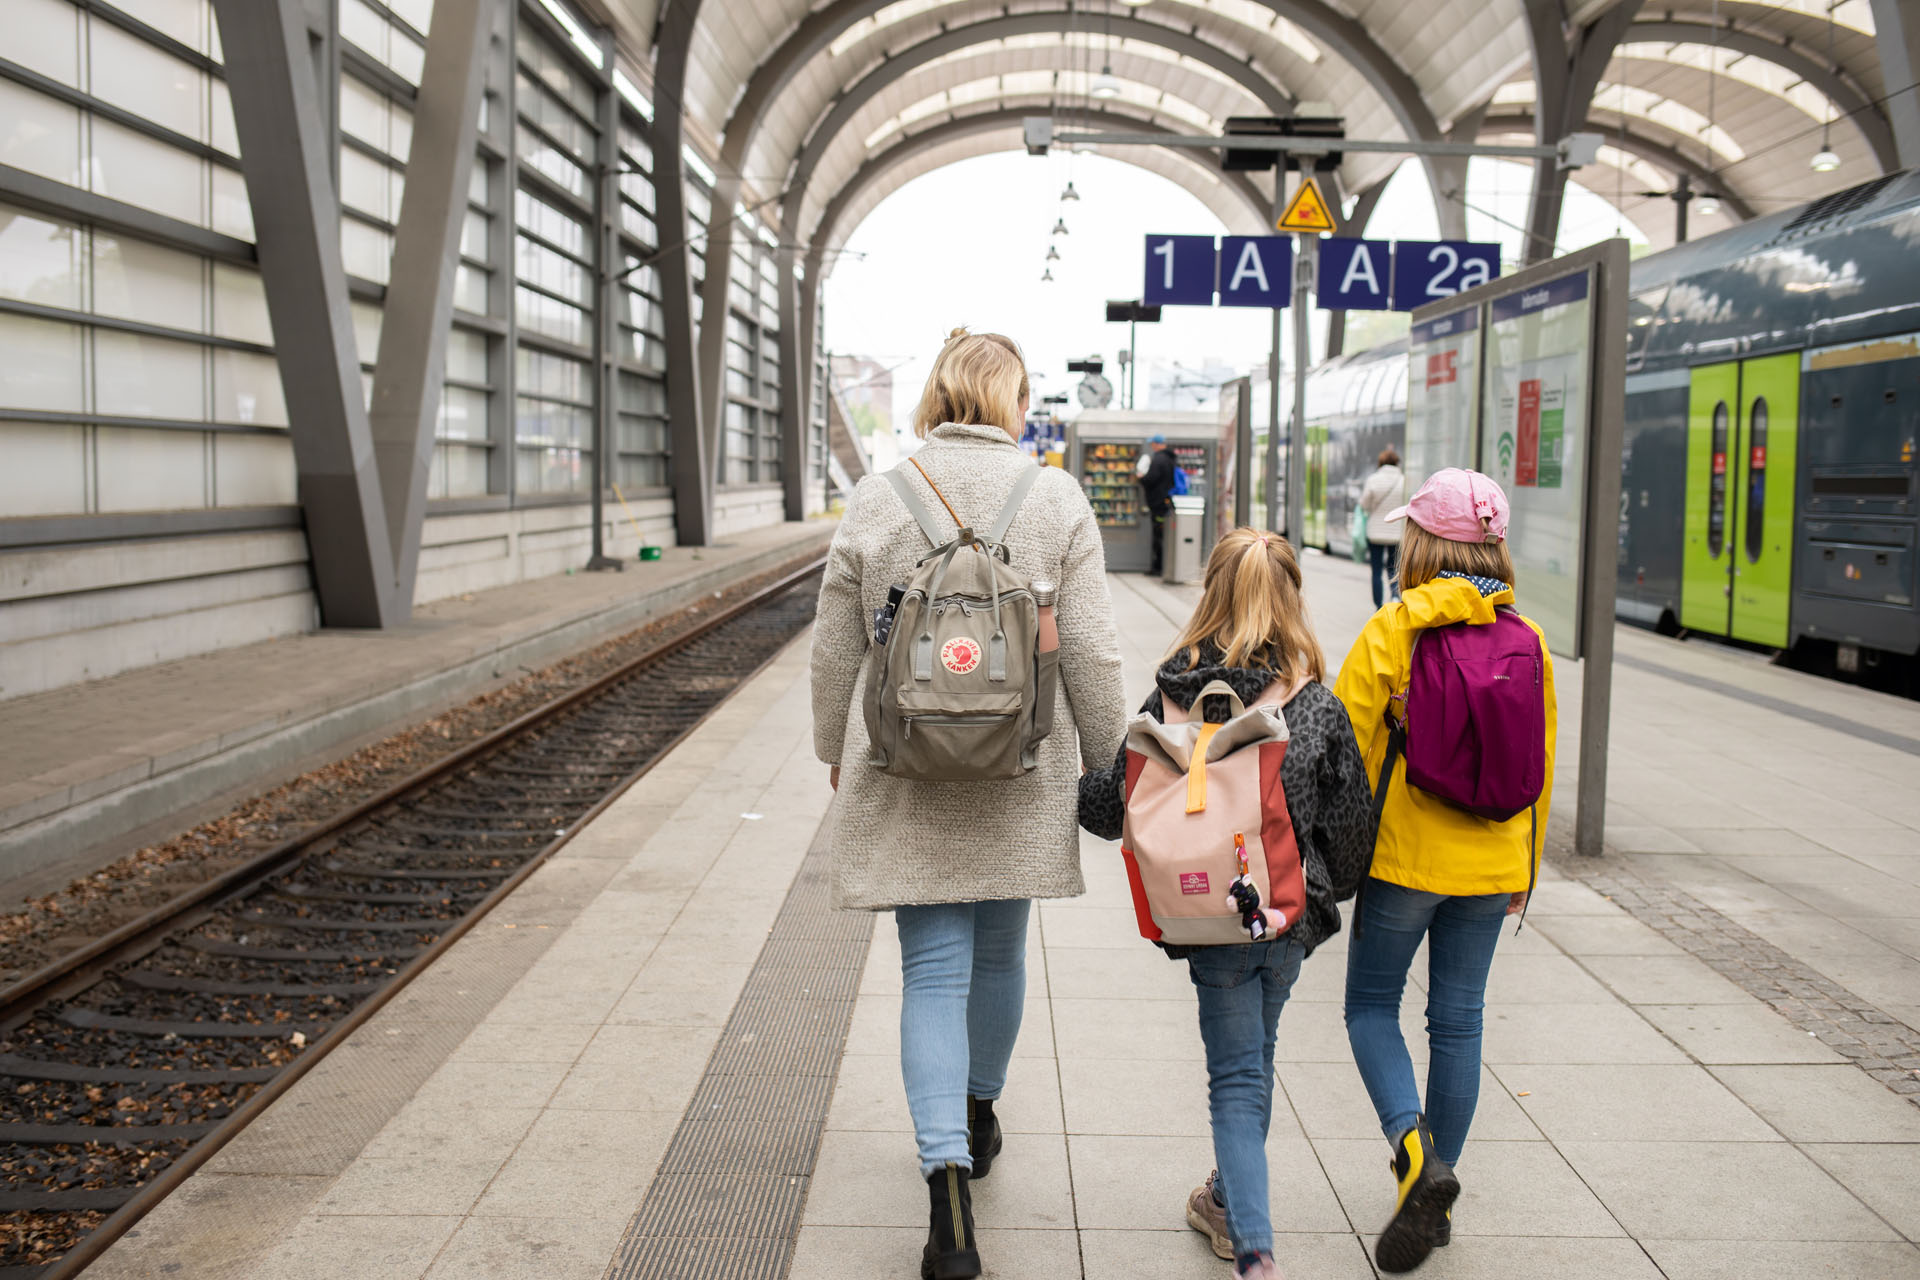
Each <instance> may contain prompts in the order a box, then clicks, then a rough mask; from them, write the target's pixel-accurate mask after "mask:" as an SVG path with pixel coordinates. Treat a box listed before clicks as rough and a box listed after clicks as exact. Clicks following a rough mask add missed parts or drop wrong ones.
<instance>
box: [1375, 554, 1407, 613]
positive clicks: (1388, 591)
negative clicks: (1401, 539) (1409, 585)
mask: <svg viewBox="0 0 1920 1280" xmlns="http://www.w3.org/2000/svg"><path fill="white" fill-rule="evenodd" d="M1367 562H1368V563H1369V564H1370V565H1371V566H1372V567H1373V607H1374V608H1376V609H1378V608H1379V607H1380V606H1381V605H1383V604H1385V603H1386V602H1387V597H1388V596H1389V595H1391V596H1392V597H1393V598H1394V599H1395V600H1398V599H1399V598H1400V544H1399V543H1397V542H1369V543H1368V544H1367Z"/></svg>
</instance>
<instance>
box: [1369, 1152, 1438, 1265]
mask: <svg viewBox="0 0 1920 1280" xmlns="http://www.w3.org/2000/svg"><path fill="white" fill-rule="evenodd" d="M1394 1147H1395V1150H1394V1153H1393V1176H1394V1178H1395V1180H1397V1181H1398V1182H1399V1184H1400V1203H1399V1205H1398V1206H1397V1207H1396V1208H1395V1209H1394V1211H1393V1217H1392V1218H1391V1219H1390V1220H1389V1221H1388V1222H1387V1226H1386V1229H1385V1230H1384V1231H1382V1232H1381V1233H1380V1243H1379V1244H1377V1245H1375V1246H1374V1251H1373V1256H1374V1260H1375V1261H1376V1262H1378V1263H1379V1264H1380V1269H1381V1270H1382V1271H1385V1272H1389V1273H1393V1274H1398V1273H1400V1272H1403V1271H1411V1270H1413V1269H1414V1268H1415V1267H1417V1266H1419V1265H1420V1264H1421V1263H1423V1262H1425V1261H1426V1260H1427V1255H1428V1254H1429V1253H1432V1252H1433V1246H1434V1241H1435V1238H1436V1237H1437V1236H1439V1235H1440V1233H1441V1232H1442V1231H1443V1230H1445V1231H1446V1232H1447V1234H1448V1235H1449V1237H1451V1234H1452V1232H1451V1226H1452V1224H1451V1222H1450V1221H1449V1217H1448V1215H1449V1213H1450V1211H1451V1210H1452V1209H1453V1202H1454V1200H1455V1199H1456V1198H1458V1197H1459V1195H1460V1179H1458V1178H1456V1177H1454V1176H1453V1170H1452V1169H1451V1168H1449V1167H1448V1166H1447V1162H1446V1161H1445V1160H1442V1159H1441V1158H1440V1156H1439V1154H1438V1153H1437V1152H1435V1151H1434V1149H1433V1134H1432V1133H1430V1132H1429V1131H1428V1130H1427V1118H1426V1117H1425V1116H1421V1117H1420V1119H1419V1121H1418V1122H1417V1123H1416V1124H1415V1125H1414V1126H1413V1128H1411V1129H1409V1130H1407V1131H1406V1132H1405V1133H1403V1134H1401V1135H1400V1141H1399V1142H1397V1143H1395V1144H1394Z"/></svg>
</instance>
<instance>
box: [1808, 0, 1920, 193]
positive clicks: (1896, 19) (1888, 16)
mask: <svg viewBox="0 0 1920 1280" xmlns="http://www.w3.org/2000/svg"><path fill="white" fill-rule="evenodd" d="M1828 21H1832V19H1831V17H1829V19H1828ZM1873 29H1874V35H1873V41H1874V44H1875V46H1876V47H1877V48H1878V50H1879V52H1880V79H1881V82H1882V83H1884V84H1885V85H1886V86H1887V101H1886V111H1887V122H1888V123H1889V124H1891V125H1892V126H1893V146H1894V150H1895V152H1896V153H1898V155H1899V157H1900V167H1901V168H1903V169H1913V168H1920V85H1916V83H1915V82H1916V81H1920V11H1916V9H1915V8H1914V5H1913V0H1873Z"/></svg>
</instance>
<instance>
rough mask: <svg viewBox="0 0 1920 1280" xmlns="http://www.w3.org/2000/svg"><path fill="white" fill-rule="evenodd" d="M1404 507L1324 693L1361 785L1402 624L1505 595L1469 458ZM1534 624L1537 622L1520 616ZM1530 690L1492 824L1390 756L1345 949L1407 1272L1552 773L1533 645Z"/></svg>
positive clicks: (1454, 618) (1451, 1189)
mask: <svg viewBox="0 0 1920 1280" xmlns="http://www.w3.org/2000/svg"><path fill="white" fill-rule="evenodd" d="M1387 519H1388V520H1389V521H1394V520H1401V519H1404V520H1406V522H1407V523H1406V532H1405V536H1404V539H1403V544H1402V547H1401V558H1400V585H1401V595H1402V599H1401V600H1400V601H1398V602H1393V603H1389V604H1388V605H1387V606H1386V607H1385V608H1383V609H1381V610H1380V611H1379V612H1378V613H1376V614H1374V615H1373V618H1372V620H1371V621H1369V622H1368V623H1367V626H1366V629H1365V630H1363V631H1362V632H1361V633H1360V638H1359V639H1358V640H1356V641H1355V642H1354V645H1353V651H1352V652H1351V653H1349V654H1348V655H1347V659H1346V662H1345V663H1344V664H1342V666H1341V668H1340V678H1339V680H1338V681H1337V682H1336V683H1335V685H1334V692H1335V693H1336V694H1337V695H1339V698H1340V700H1341V702H1343V703H1345V704H1346V708H1347V714H1348V715H1349V716H1350V717H1351V718H1352V720H1353V730H1354V737H1355V740H1356V741H1357V742H1358V744H1359V747H1360V754H1361V756H1362V758H1364V759H1365V761H1366V764H1367V777H1368V780H1369V782H1371V783H1372V784H1373V785H1374V786H1375V787H1376V788H1377V787H1378V786H1379V784H1380V772H1381V767H1382V765H1383V764H1385V762H1386V757H1387V740H1388V729H1387V716H1388V714H1389V710H1390V704H1392V706H1391V709H1392V710H1393V712H1394V714H1395V715H1396V718H1397V716H1398V714H1399V709H1400V707H1401V706H1402V705H1403V704H1400V703H1398V702H1397V701H1396V699H1397V698H1398V697H1401V696H1404V695H1405V693H1406V691H1407V684H1408V680H1409V677H1410V671H1411V666H1412V661H1413V641H1414V637H1415V634H1416V633H1417V632H1419V631H1421V630H1422V629H1425V628H1429V627H1443V626H1447V625H1449V624H1451V623H1461V622H1464V623H1466V624H1468V625H1469V626H1475V625H1478V626H1485V625H1487V624H1489V623H1491V622H1493V620H1494V616H1495V613H1494V611H1495V609H1496V608H1497V607H1498V606H1500V605H1507V606H1509V607H1511V606H1512V604H1513V598H1514V597H1513V576H1514V575H1513V560H1512V558H1511V557H1510V556H1509V555H1508V553H1507V546H1506V541H1505V539H1506V531H1507V498H1506V495H1505V494H1504V493H1502V492H1501V491H1500V486H1498V485H1497V484H1495V483H1494V482H1493V481H1492V480H1490V479H1488V478H1487V477H1486V476H1484V475H1481V474H1480V473H1478V472H1473V471H1460V470H1457V469H1452V468H1449V469H1448V470H1445V471H1441V472H1439V473H1437V474H1436V475H1434V476H1433V478H1432V479H1430V480H1428V481H1427V482H1426V483H1425V484H1424V485H1422V486H1421V487H1420V491H1419V492H1418V493H1416V494H1415V495H1414V496H1413V499H1412V501H1410V502H1409V503H1408V504H1407V505H1406V506H1404V507H1401V508H1399V509H1398V510H1396V511H1393V512H1390V513H1389V514H1388V515H1387ZM1527 625H1528V626H1529V627H1532V628H1533V631H1534V633H1535V634H1536V635H1538V634H1539V631H1540V628H1539V627H1537V626H1535V625H1534V624H1533V623H1532V622H1530V621H1529V622H1528V623H1527ZM1540 658H1541V675H1542V679H1541V687H1542V692H1543V694H1544V696H1545V699H1546V708H1545V710H1546V717H1545V719H1546V743H1545V774H1544V777H1545V778H1546V780H1547V781H1546V786H1547V789H1546V790H1545V791H1543V792H1542V794H1541V796H1540V799H1539V801H1538V803H1537V804H1536V805H1535V806H1534V807H1533V809H1532V810H1531V811H1529V812H1522V813H1520V814H1517V815H1515V816H1514V817H1512V818H1509V819H1507V820H1506V821H1504V822H1496V821H1493V820H1491V819H1488V818H1482V817H1478V816H1476V815H1474V814H1472V813H1469V812H1467V811H1466V810H1465V809H1461V808H1458V807H1456V806H1455V805H1453V804H1451V803H1449V802H1448V801H1445V800H1442V799H1440V798H1439V797H1437V796H1434V795H1430V794H1428V793H1427V792H1424V791H1421V790H1418V789H1417V788H1414V787H1411V786H1409V785H1408V784H1407V780H1406V774H1405V769H1404V765H1403V764H1402V765H1396V767H1395V768H1394V770H1393V772H1392V774H1391V776H1390V777H1389V778H1388V779H1387V790H1386V795H1385V808H1384V809H1383V810H1382V811H1381V817H1380V827H1379V834H1378V836H1377V839H1376V843H1375V845H1374V853H1373V865H1372V868H1371V870H1370V872H1369V875H1368V879H1367V881H1366V885H1365V888H1364V890H1363V892H1362V894H1361V897H1360V901H1359V903H1358V904H1357V905H1356V909H1355V918H1354V928H1353V934H1352V937H1351V939H1350V941H1349V943H1348V952H1347V993H1346V1020H1347V1038H1348V1040H1349V1042H1350V1043H1351V1044H1352V1047H1353V1057H1354V1062H1355V1063H1356V1064H1357V1065H1358V1066H1359V1068H1360V1075H1361V1078H1362V1079H1363V1080H1364V1081H1365V1082H1366V1086H1367V1092H1368V1094H1370V1095H1371V1096H1372V1098H1373V1105H1374V1110H1375V1111H1377V1112H1378V1113H1379V1116H1380V1128H1381V1131H1382V1132H1384V1133H1385V1134H1386V1136H1387V1140H1388V1141H1389V1142H1390V1143H1392V1144H1393V1149H1394V1161H1393V1169H1394V1176H1395V1179H1396V1181H1397V1182H1398V1183H1399V1200H1398V1203H1397V1204H1396V1206H1395V1209H1394V1215H1393V1218H1392V1219H1391V1220H1390V1221H1389V1222H1388V1223H1387V1226H1386V1229H1385V1230H1384V1231H1382V1232H1381V1235H1380V1242H1379V1245H1378V1246H1377V1247H1376V1250H1375V1257H1376V1259H1377V1260H1378V1262H1379V1264H1380V1269H1381V1270H1382V1271H1388V1272H1401V1271H1411V1270H1412V1269H1413V1268H1415V1267H1417V1266H1419V1265H1420V1264H1421V1263H1422V1262H1424V1261H1425V1260H1426V1258H1427V1255H1428V1253H1429V1252H1431V1251H1432V1249H1433V1248H1434V1246H1436V1245H1444V1244H1446V1243H1447V1242H1448V1240H1449V1239H1450V1238H1451V1235H1452V1221H1451V1217H1450V1214H1451V1210H1452V1206H1453V1201H1454V1199H1455V1197H1457V1196H1458V1195H1459V1193H1460V1183H1459V1179H1458V1178H1457V1177H1456V1176H1455V1175H1454V1172H1453V1168H1452V1166H1453V1165H1454V1164H1455V1163H1456V1162H1457V1161H1458V1160H1459V1159H1460V1151H1461V1148H1462V1147H1463V1146H1464V1145H1465V1144H1466V1140H1467V1128H1468V1126H1469V1125H1470V1124H1471V1123H1472V1121H1473V1111H1474V1106H1475V1104H1476V1102H1477V1101H1478V1099H1479V1093H1480V1028H1481V1009H1482V1006H1483V1004H1484V1001H1485V997H1486V988H1487V971H1488V970H1489V968H1491V966H1492V964H1493V950H1494V944H1495V942H1496V941H1497V940H1498V939H1499V936H1500V925H1501V922H1502V921H1503V920H1504V919H1505V917H1507V916H1509V915H1512V914H1514V913H1516V912H1518V911H1519V910H1520V909H1521V908H1522V907H1524V906H1525V905H1526V900H1527V895H1528V893H1529V892H1530V891H1531V890H1532V887H1533V882H1534V874H1535V871H1536V869H1537V866H1538V859H1539V856H1540V849H1541V844H1542V839H1543V837H1544V835H1545V833H1546V829H1547V804H1548V801H1549V799H1550V798H1551V796H1550V793H1551V788H1552V779H1553V745H1554V731H1555V709H1554V696H1553V663H1552V660H1551V659H1550V658H1549V657H1548V656H1547V648H1546V643H1545V640H1544V638H1542V641H1541V646H1540ZM1423 938H1424V939H1426V940H1427V943H1428V962H1427V963H1428V983H1427V1039H1428V1064H1427V1094H1426V1099H1425V1102H1424V1104H1423V1103H1422V1099H1421V1097H1420V1092H1419V1089H1418V1088H1417V1086H1416V1085H1415V1083H1414V1078H1413V1062H1412V1060H1411V1059H1410V1058H1409V1056H1408V1054H1407V1046H1406V1041H1405V1040H1404V1039H1403V1038H1402V1036H1401V1033H1400V994H1401V992H1402V990H1404V988H1405V986H1406V980H1407V969H1408V967H1409V966H1410V965H1411V964H1412V963H1413V956H1414V952H1415V951H1417V950H1418V949H1419V947H1420V943H1421V940H1422V939H1423Z"/></svg>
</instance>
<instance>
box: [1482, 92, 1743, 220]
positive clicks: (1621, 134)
mask: <svg viewBox="0 0 1920 1280" xmlns="http://www.w3.org/2000/svg"><path fill="white" fill-rule="evenodd" d="M1533 129H1534V120H1533V113H1532V112H1530V111H1520V110H1515V109H1512V108H1507V109H1504V110H1502V111H1501V112H1500V113H1499V114H1498V115H1489V116H1488V117H1487V118H1486V119H1485V120H1483V121H1482V122H1481V124H1480V133H1481V135H1482V136H1485V135H1487V134H1490V133H1531V132H1533ZM1606 141H1607V143H1608V144H1609V145H1611V146H1615V147H1618V148H1620V149H1621V150H1622V151H1625V152H1629V153H1631V154H1633V155H1636V156H1639V157H1640V158H1641V159H1642V160H1645V161H1647V162H1648V163H1650V164H1657V165H1659V166H1660V167H1661V168H1662V169H1665V170H1667V171H1668V172H1669V173H1674V174H1681V173H1684V174H1686V175H1687V176H1688V177H1689V178H1692V179H1693V180H1694V181H1695V182H1697V183H1699V184H1700V185H1701V187H1702V188H1703V189H1705V190H1711V191H1714V193H1715V194H1716V195H1717V196H1719V198H1720V205H1721V207H1722V208H1724V209H1725V210H1726V211H1727V212H1728V213H1730V214H1732V215H1733V216H1734V217H1736V218H1738V219H1739V220H1740V221H1742V222H1746V221H1749V220H1750V219H1751V218H1752V217H1753V216H1754V214H1753V206H1752V205H1750V204H1748V203H1747V202H1746V200H1745V199H1744V198H1742V197H1741V196H1739V195H1736V194H1735V193H1734V192H1733V191H1732V190H1731V189H1729V188H1728V186H1727V181H1726V175H1725V174H1716V173H1714V172H1712V171H1711V170H1709V169H1708V168H1707V166H1705V165H1703V164H1701V163H1700V162H1699V161H1698V160H1695V159H1694V158H1693V157H1691V156H1689V155H1688V154H1686V152H1684V151H1682V150H1680V148H1678V147H1675V146H1670V145H1668V144H1667V143H1664V142H1660V141H1658V140H1657V139H1654V138H1649V137H1647V136H1646V135H1645V134H1639V133H1634V132H1632V131H1630V130H1628V129H1625V128H1622V127H1619V126H1615V125H1609V126H1607V129H1606ZM1596 194H1601V195H1604V194H1605V193H1604V192H1600V193H1596Z"/></svg>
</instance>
